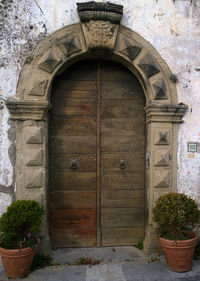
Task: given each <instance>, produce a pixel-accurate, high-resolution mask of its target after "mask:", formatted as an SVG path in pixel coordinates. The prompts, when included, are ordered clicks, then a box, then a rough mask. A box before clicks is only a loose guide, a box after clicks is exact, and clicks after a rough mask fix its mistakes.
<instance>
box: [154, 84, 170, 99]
mask: <svg viewBox="0 0 200 281" xmlns="http://www.w3.org/2000/svg"><path fill="white" fill-rule="evenodd" d="M153 88H154V92H155V97H154V99H155V100H164V99H167V95H166V85H165V82H164V80H163V79H159V80H158V81H157V82H156V83H154V84H153Z"/></svg>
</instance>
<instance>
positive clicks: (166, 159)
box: [154, 150, 170, 166]
mask: <svg viewBox="0 0 200 281" xmlns="http://www.w3.org/2000/svg"><path fill="white" fill-rule="evenodd" d="M154 157H155V158H154V165H155V166H169V163H170V153H169V151H166V150H158V151H156V152H155V154H154Z"/></svg>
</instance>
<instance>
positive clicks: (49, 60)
mask: <svg viewBox="0 0 200 281" xmlns="http://www.w3.org/2000/svg"><path fill="white" fill-rule="evenodd" d="M59 63H60V62H59V61H58V60H57V59H56V58H55V56H54V55H53V53H52V52H51V51H50V52H49V53H48V54H47V55H46V56H45V58H44V60H43V61H42V62H41V63H40V64H39V67H40V68H42V69H43V70H45V71H47V72H49V73H51V72H53V71H54V69H55V68H56V66H57V65H58V64H59Z"/></svg>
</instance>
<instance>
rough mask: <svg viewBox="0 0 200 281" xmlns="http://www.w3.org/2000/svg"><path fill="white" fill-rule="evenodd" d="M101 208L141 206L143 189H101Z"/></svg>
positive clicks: (142, 204) (142, 203)
mask: <svg viewBox="0 0 200 281" xmlns="http://www.w3.org/2000/svg"><path fill="white" fill-rule="evenodd" d="M101 200H102V208H137V207H138V208H142V207H144V190H115V192H113V190H102V197H101Z"/></svg>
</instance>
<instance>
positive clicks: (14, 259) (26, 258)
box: [0, 240, 40, 278]
mask: <svg viewBox="0 0 200 281" xmlns="http://www.w3.org/2000/svg"><path fill="white" fill-rule="evenodd" d="M39 244H40V240H38V243H37V245H36V246H35V247H34V249H32V248H30V247H27V248H23V249H15V250H11V249H4V248H1V247H0V255H1V259H2V262H3V266H4V269H5V272H6V275H7V276H8V277H9V278H19V277H24V276H27V275H28V273H29V271H30V267H31V264H32V261H33V258H34V255H35V254H36V252H37V250H38V248H39Z"/></svg>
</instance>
